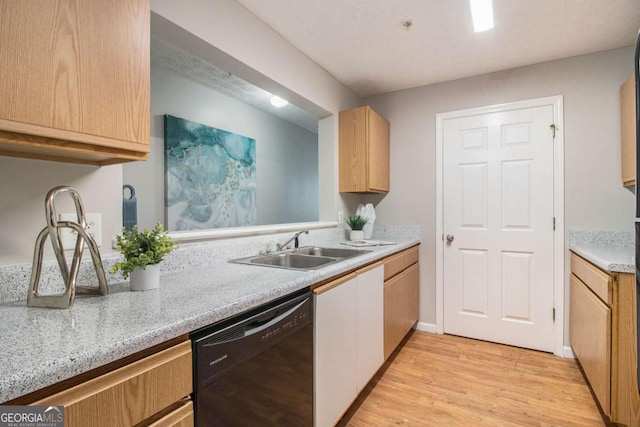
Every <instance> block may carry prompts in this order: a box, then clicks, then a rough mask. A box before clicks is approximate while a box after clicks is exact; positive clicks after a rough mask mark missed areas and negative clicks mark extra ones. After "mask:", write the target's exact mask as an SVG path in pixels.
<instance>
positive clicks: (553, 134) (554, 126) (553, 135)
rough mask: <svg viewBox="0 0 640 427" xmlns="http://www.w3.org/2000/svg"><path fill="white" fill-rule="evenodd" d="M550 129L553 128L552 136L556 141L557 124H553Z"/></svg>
mask: <svg viewBox="0 0 640 427" xmlns="http://www.w3.org/2000/svg"><path fill="white" fill-rule="evenodd" d="M549 127H550V128H551V134H552V137H553V139H556V129H557V127H556V124H555V123H551V126H549Z"/></svg>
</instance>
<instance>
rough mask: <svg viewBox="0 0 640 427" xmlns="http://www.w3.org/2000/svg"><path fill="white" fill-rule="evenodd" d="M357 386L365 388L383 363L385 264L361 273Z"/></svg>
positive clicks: (359, 285)
mask: <svg viewBox="0 0 640 427" xmlns="http://www.w3.org/2000/svg"><path fill="white" fill-rule="evenodd" d="M357 298H358V308H357V327H356V334H357V347H356V353H357V385H358V392H360V391H362V389H363V388H364V386H366V385H367V383H368V382H369V380H370V379H371V377H373V375H374V374H375V373H376V372H377V371H378V369H379V368H380V366H382V364H383V363H384V266H383V265H380V266H378V267H376V268H374V269H371V270H368V271H366V272H364V273H361V274H359V275H358V297H357Z"/></svg>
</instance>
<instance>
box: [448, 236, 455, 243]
mask: <svg viewBox="0 0 640 427" xmlns="http://www.w3.org/2000/svg"><path fill="white" fill-rule="evenodd" d="M453 239H454V237H453V234H447V245H450V244H451V242H453Z"/></svg>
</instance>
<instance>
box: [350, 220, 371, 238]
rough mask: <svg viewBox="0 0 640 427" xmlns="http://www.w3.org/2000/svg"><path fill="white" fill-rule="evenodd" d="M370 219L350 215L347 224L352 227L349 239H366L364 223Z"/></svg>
mask: <svg viewBox="0 0 640 427" xmlns="http://www.w3.org/2000/svg"><path fill="white" fill-rule="evenodd" d="M367 221H369V220H368V219H367V218H365V217H362V216H360V215H355V216H350V217H349V218H347V225H348V226H349V228H350V229H351V233H349V239H351V240H362V239H364V231H363V230H364V225H365V224H366V223H367Z"/></svg>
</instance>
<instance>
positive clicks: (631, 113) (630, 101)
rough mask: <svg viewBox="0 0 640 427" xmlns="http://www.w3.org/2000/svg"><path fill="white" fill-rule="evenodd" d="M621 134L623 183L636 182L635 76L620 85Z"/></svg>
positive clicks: (625, 184)
mask: <svg viewBox="0 0 640 427" xmlns="http://www.w3.org/2000/svg"><path fill="white" fill-rule="evenodd" d="M620 136H621V138H622V146H621V154H622V158H621V166H622V167H621V170H622V185H623V186H625V187H629V186H633V185H635V183H636V93H635V80H634V78H633V76H631V77H629V79H628V80H627V81H626V82H624V84H623V85H622V86H621V87H620Z"/></svg>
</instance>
